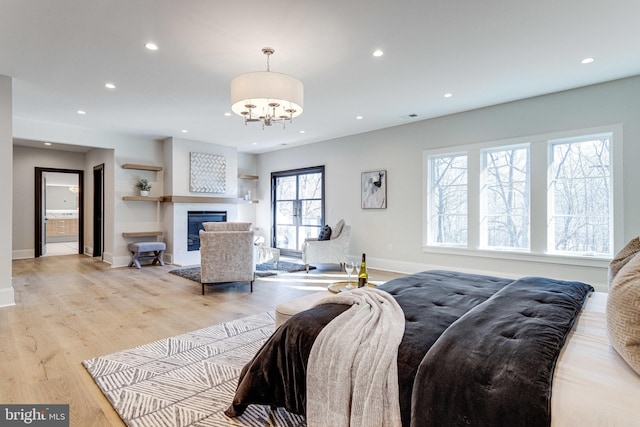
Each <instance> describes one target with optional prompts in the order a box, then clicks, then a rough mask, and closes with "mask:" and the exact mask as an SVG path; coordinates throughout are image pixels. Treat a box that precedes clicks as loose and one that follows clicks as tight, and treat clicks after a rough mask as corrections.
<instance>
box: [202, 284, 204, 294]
mask: <svg viewBox="0 0 640 427" xmlns="http://www.w3.org/2000/svg"><path fill="white" fill-rule="evenodd" d="M202 295H204V283H203V284H202Z"/></svg>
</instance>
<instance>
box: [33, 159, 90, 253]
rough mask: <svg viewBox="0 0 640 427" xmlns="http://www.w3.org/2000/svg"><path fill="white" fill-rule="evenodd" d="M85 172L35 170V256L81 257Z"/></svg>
mask: <svg viewBox="0 0 640 427" xmlns="http://www.w3.org/2000/svg"><path fill="white" fill-rule="evenodd" d="M83 182H84V171H82V170H75V169H57V168H38V167H37V168H35V232H34V236H35V247H34V257H35V258H38V257H41V256H45V255H48V256H55V255H67V254H82V253H83V248H84V209H83V205H84V191H83Z"/></svg>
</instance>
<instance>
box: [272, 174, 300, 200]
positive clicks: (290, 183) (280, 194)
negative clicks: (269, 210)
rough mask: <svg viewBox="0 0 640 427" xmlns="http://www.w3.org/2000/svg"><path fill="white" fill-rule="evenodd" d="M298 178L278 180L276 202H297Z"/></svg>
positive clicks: (290, 177)
mask: <svg viewBox="0 0 640 427" xmlns="http://www.w3.org/2000/svg"><path fill="white" fill-rule="evenodd" d="M295 198H296V177H295V176H284V177H279V178H276V200H295Z"/></svg>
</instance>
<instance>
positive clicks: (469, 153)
mask: <svg viewBox="0 0 640 427" xmlns="http://www.w3.org/2000/svg"><path fill="white" fill-rule="evenodd" d="M583 132H584V133H582V134H581V133H580V132H574V133H573V135H571V134H566V135H551V136H539V137H531V138H526V139H521V140H512V141H500V142H495V143H487V144H478V145H474V146H467V147H458V148H456V149H455V151H450V152H447V151H446V150H437V151H435V150H434V151H427V152H425V168H426V171H427V172H426V174H425V177H426V181H427V182H426V183H425V189H426V191H425V194H426V198H425V205H426V206H425V208H426V212H427V214H426V215H425V222H426V224H425V232H426V233H425V244H426V246H427V247H431V248H433V250H436V249H437V248H440V249H439V250H442V248H445V247H451V248H453V249H455V248H463V249H465V250H477V251H481V252H482V251H484V252H492V251H511V252H513V253H521V254H535V255H544V254H552V255H556V256H557V255H563V256H570V257H594V256H595V257H601V258H607V257H611V255H612V250H613V247H614V245H613V241H614V235H616V230H617V233H618V234H617V235H620V226H618V227H615V224H614V218H615V210H616V209H614V208H615V206H616V203H615V200H618V204H619V203H621V197H619V196H618V197H617V198H616V197H615V195H616V194H620V193H619V190H617V191H618V193H616V192H615V191H614V187H615V185H614V184H615V182H616V179H615V177H616V176H617V177H618V178H617V180H618V182H620V179H621V173H620V172H616V173H614V164H615V161H614V156H613V152H612V147H613V144H614V136H616V138H615V144H621V141H619V140H620V139H621V136H620V135H621V131H619V129H618V128H617V127H615V126H614V127H612V129H611V130H607V131H600V132H597V133H596V132H592V133H587V131H583ZM618 150H619V148H618ZM620 209H621V207H618V210H620Z"/></svg>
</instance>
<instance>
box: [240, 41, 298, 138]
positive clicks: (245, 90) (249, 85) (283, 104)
mask: <svg viewBox="0 0 640 427" xmlns="http://www.w3.org/2000/svg"><path fill="white" fill-rule="evenodd" d="M274 52H275V50H274V49H272V48H270V47H265V48H263V49H262V53H264V54H265V55H267V71H254V72H251V73H246V74H241V75H239V76H237V77H235V78H234V79H233V80H231V110H232V111H233V112H234V113H236V114H238V115H239V116H241V117H244V123H245V125H246V124H247V123H252V122H260V123H262V128H263V129H264V127H265V126H271V125H272V124H273V123H281V124H282V126H283V127H284V126H285V122H286V121H287V120H288V121H289V123H292V122H293V118H294V117H298V116H299V115H300V114H302V106H303V96H304V86H303V84H302V82H301V81H300V80H298V79H296V78H294V77H291V76H289V75H286V74H282V73H274V72H272V71H271V70H270V68H269V66H270V64H269V58H270V57H271V55H273V53H274Z"/></svg>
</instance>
